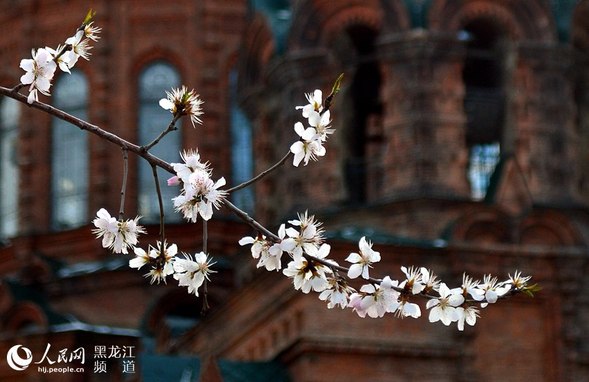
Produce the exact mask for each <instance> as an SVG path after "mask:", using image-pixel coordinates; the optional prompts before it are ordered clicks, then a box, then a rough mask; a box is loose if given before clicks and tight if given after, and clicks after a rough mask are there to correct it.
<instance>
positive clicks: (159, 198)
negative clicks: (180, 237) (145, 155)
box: [151, 164, 165, 256]
mask: <svg viewBox="0 0 589 382" xmlns="http://www.w3.org/2000/svg"><path fill="white" fill-rule="evenodd" d="M151 171H152V173H153V180H154V181H155V191H156V192H157V202H158V205H159V207H160V240H161V243H160V244H161V249H160V254H161V256H163V255H164V250H165V245H164V239H165V232H164V202H163V201H162V191H161V189H160V182H159V179H158V176H157V166H156V165H154V164H152V165H151Z"/></svg>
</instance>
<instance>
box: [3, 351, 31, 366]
mask: <svg viewBox="0 0 589 382" xmlns="http://www.w3.org/2000/svg"><path fill="white" fill-rule="evenodd" d="M21 348H22V352H23V353H24V357H21V355H20V354H18V352H19V349H21ZM6 362H8V366H10V367H11V368H12V369H13V370H16V371H23V370H24V369H26V368H27V367H29V365H30V364H31V362H33V353H31V351H30V350H29V349H28V348H26V347H24V346H22V345H14V346H13V347H11V348H10V349H9V350H8V352H7V353H6Z"/></svg>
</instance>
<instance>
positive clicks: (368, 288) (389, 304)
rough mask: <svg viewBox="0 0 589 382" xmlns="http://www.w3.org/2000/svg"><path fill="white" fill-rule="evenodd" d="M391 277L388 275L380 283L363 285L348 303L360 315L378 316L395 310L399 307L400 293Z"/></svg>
mask: <svg viewBox="0 0 589 382" xmlns="http://www.w3.org/2000/svg"><path fill="white" fill-rule="evenodd" d="M395 284H396V282H393V281H392V280H391V279H390V277H388V276H386V277H385V278H384V279H383V280H382V282H381V283H380V285H378V286H375V285H374V284H365V285H362V287H361V288H360V291H359V292H358V293H353V294H352V295H351V296H350V303H349V304H348V306H349V307H351V308H352V309H353V310H354V311H355V312H356V313H357V314H358V315H359V316H360V317H366V316H367V315H368V317H372V318H378V317H382V316H384V314H385V313H392V312H395V311H396V310H397V309H398V308H399V296H400V293H399V292H398V291H396V290H395V289H394V288H393V286H395Z"/></svg>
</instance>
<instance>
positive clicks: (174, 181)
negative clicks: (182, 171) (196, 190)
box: [167, 175, 180, 187]
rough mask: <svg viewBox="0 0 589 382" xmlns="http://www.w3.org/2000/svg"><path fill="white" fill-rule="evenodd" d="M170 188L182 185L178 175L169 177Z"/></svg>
mask: <svg viewBox="0 0 589 382" xmlns="http://www.w3.org/2000/svg"><path fill="white" fill-rule="evenodd" d="M167 183H168V186H170V187H173V186H179V185H180V178H178V177H177V176H176V175H174V176H172V177H169V178H168V181H167Z"/></svg>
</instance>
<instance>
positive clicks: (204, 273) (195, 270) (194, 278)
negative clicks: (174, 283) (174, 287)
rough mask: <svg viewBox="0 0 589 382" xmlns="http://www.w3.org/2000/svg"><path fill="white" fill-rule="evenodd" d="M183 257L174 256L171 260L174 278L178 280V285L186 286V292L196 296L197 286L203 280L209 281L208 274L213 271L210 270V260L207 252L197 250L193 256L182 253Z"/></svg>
mask: <svg viewBox="0 0 589 382" xmlns="http://www.w3.org/2000/svg"><path fill="white" fill-rule="evenodd" d="M183 255H184V258H176V260H174V262H173V268H174V278H175V279H176V280H178V285H179V286H185V287H188V293H194V294H195V295H196V296H198V288H200V286H201V285H202V284H203V283H204V282H205V280H207V281H209V274H211V273H215V271H213V270H211V268H210V267H211V265H213V264H214V263H212V262H211V260H210V258H208V256H207V254H206V253H204V252H199V253H197V254H195V255H194V258H193V257H191V256H190V255H188V254H183Z"/></svg>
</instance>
